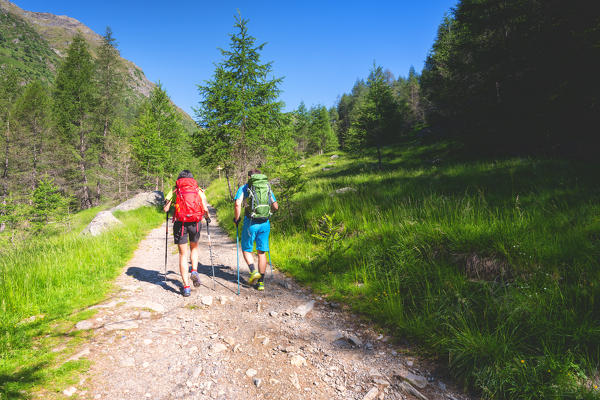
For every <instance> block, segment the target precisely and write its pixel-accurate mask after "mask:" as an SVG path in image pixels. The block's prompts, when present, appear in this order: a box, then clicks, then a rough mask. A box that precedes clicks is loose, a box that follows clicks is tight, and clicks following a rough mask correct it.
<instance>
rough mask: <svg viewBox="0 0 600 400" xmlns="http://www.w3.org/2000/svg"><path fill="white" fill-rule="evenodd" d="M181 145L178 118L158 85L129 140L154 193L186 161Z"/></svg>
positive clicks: (182, 136) (177, 114) (179, 120)
mask: <svg viewBox="0 0 600 400" xmlns="http://www.w3.org/2000/svg"><path fill="white" fill-rule="evenodd" d="M185 141H186V137H185V132H184V129H183V126H182V124H181V117H180V115H179V113H178V112H177V111H176V110H175V107H174V106H173V105H172V104H171V101H170V99H169V96H168V95H167V92H165V91H164V89H163V88H162V85H161V84H160V83H158V85H157V86H156V87H155V88H154V90H153V91H152V93H151V94H150V98H149V99H148V100H147V101H146V102H145V103H144V104H143V106H142V110H141V112H140V115H139V117H138V119H137V121H136V124H135V126H134V128H133V136H132V146H133V150H134V152H135V155H136V158H137V160H138V162H139V163H140V167H141V168H142V169H143V170H145V171H146V177H147V179H148V180H151V179H153V180H154V188H155V190H159V188H162V186H164V180H165V178H169V177H172V176H173V175H175V174H176V173H177V172H178V170H179V169H180V168H181V167H182V166H183V165H184V164H185V163H186V161H187V160H189V156H188V155H187V154H186V152H185V151H184V145H185Z"/></svg>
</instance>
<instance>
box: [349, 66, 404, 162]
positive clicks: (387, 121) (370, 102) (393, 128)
mask: <svg viewBox="0 0 600 400" xmlns="http://www.w3.org/2000/svg"><path fill="white" fill-rule="evenodd" d="M367 88H368V90H367V93H366V96H365V100H364V102H363V103H362V104H361V105H360V107H359V109H358V118H357V120H356V122H355V123H354V125H353V127H354V128H355V135H356V140H357V143H358V144H359V146H360V147H375V148H376V150H377V160H378V163H379V168H380V169H381V167H382V163H381V157H382V156H381V149H382V148H383V146H385V145H387V144H389V143H391V142H392V141H394V139H396V138H395V136H397V135H398V132H400V130H401V129H400V113H399V111H398V103H397V101H396V98H395V97H394V94H393V92H392V88H391V86H390V85H389V84H388V83H387V80H386V77H385V74H384V72H383V69H382V68H381V67H380V66H377V65H373V69H372V70H371V73H370V74H369V78H368V80H367Z"/></svg>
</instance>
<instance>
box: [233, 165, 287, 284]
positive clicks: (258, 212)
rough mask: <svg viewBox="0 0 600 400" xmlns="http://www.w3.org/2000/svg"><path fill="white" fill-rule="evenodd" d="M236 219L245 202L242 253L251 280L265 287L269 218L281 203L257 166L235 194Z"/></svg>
mask: <svg viewBox="0 0 600 400" xmlns="http://www.w3.org/2000/svg"><path fill="white" fill-rule="evenodd" d="M234 201H235V204H234V217H233V223H234V224H235V225H236V227H237V226H238V224H239V223H240V219H241V214H242V205H243V204H244V205H245V207H244V208H245V212H244V227H243V229H242V240H241V242H242V243H241V244H242V254H243V256H244V260H245V261H246V264H248V268H249V269H250V278H249V279H248V283H249V284H250V285H253V284H254V283H255V282H257V283H258V285H257V289H258V290H265V284H264V275H265V273H266V271H267V256H266V254H265V252H267V251H269V233H270V232H271V223H270V222H269V218H270V217H271V215H272V212H271V211H272V210H278V209H279V205H278V204H277V200H276V199H275V195H274V194H273V191H272V190H271V185H270V184H269V180H268V179H267V177H266V175H263V174H261V173H260V171H259V170H258V169H253V170H251V171H248V183H247V184H245V185H243V186H241V187H240V188H239V189H238V191H237V192H236V194H235V197H234ZM254 243H256V252H257V253H258V271H256V269H255V267H254V256H253V255H252V250H253V247H254Z"/></svg>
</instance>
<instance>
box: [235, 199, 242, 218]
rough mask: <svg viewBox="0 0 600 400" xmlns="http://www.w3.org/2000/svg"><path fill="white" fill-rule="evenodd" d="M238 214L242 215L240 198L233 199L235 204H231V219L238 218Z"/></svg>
mask: <svg viewBox="0 0 600 400" xmlns="http://www.w3.org/2000/svg"><path fill="white" fill-rule="evenodd" d="M240 215H242V200H241V199H238V200H236V201H235V205H234V206H233V219H235V220H236V221H237V220H239V219H240Z"/></svg>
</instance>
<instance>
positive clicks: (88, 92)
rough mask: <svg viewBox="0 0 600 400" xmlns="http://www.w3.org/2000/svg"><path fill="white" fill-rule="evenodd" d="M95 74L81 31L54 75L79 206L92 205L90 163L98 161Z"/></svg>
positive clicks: (59, 122)
mask: <svg viewBox="0 0 600 400" xmlns="http://www.w3.org/2000/svg"><path fill="white" fill-rule="evenodd" d="M94 74H95V68H94V63H93V61H92V56H91V55H90V52H89V51H88V46H87V43H86V42H85V39H84V38H83V36H82V35H81V34H77V35H75V36H74V37H73V42H72V43H71V45H70V46H69V49H68V50H67V57H66V58H65V60H64V63H63V64H62V65H61V67H60V68H59V70H58V74H57V76H56V82H55V89H54V112H55V116H56V121H57V126H58V130H59V133H60V135H61V137H62V139H63V141H64V144H65V146H66V147H67V149H68V150H70V151H71V152H72V154H73V155H74V157H73V160H72V161H74V162H75V163H76V165H77V169H78V173H77V177H76V182H75V183H76V187H75V188H76V190H77V194H78V197H79V201H80V204H81V208H82V209H86V208H89V207H91V206H92V199H91V195H90V189H89V166H90V165H91V164H92V163H94V162H97V148H96V146H95V143H96V141H97V139H98V136H99V134H98V132H97V129H96V124H95V123H94V122H95V120H94V114H93V113H94V111H95V110H96V107H97V86H96V85H95V84H94Z"/></svg>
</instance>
